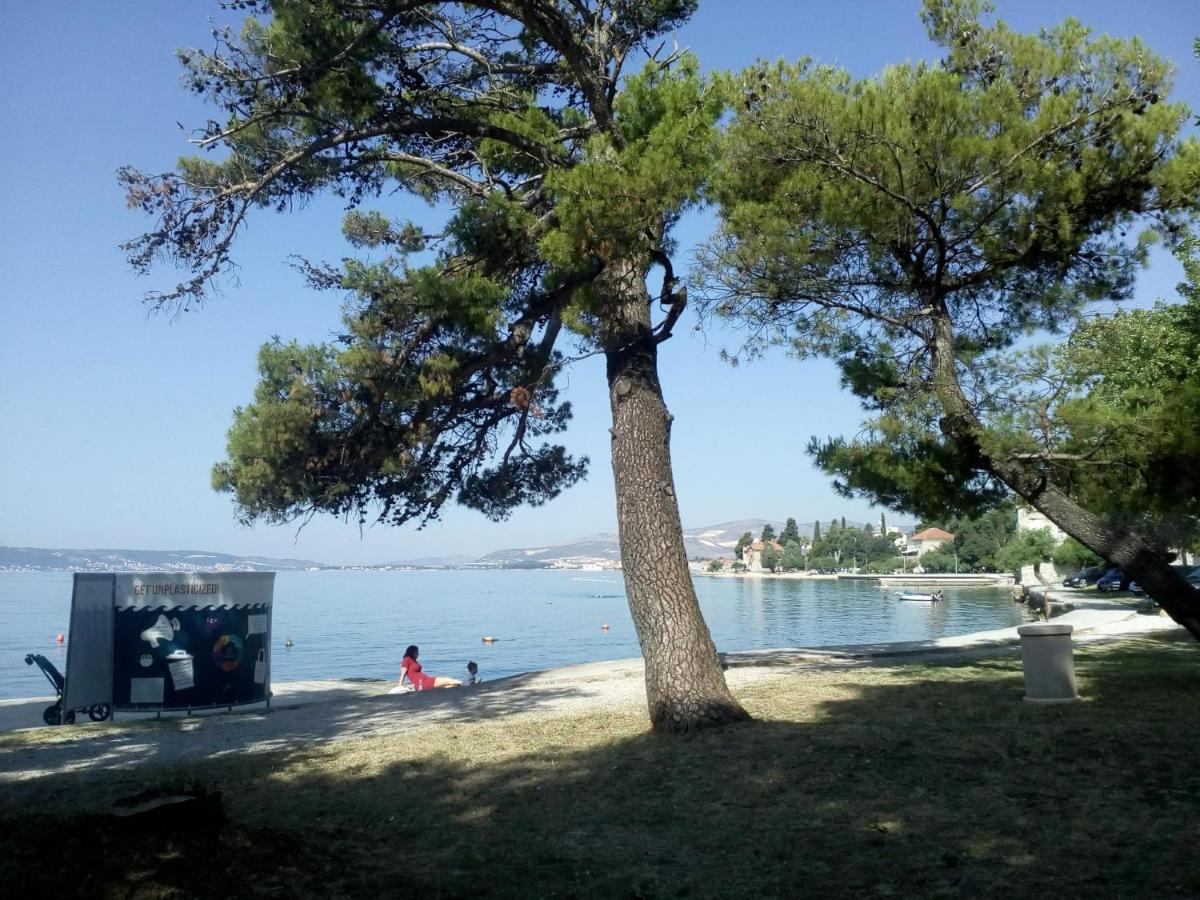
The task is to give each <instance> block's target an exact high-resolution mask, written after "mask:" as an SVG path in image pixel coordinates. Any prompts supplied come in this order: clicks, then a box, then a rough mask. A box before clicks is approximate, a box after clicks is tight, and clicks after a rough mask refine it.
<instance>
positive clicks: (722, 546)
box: [0, 519, 911, 572]
mask: <svg viewBox="0 0 1200 900" xmlns="http://www.w3.org/2000/svg"><path fill="white" fill-rule="evenodd" d="M767 524H770V525H771V526H772V527H773V528H774V529H775V531H776V533H778V532H780V531H782V530H783V523H782V522H777V521H772V520H769V519H738V520H737V521H734V522H722V523H720V524H718V525H709V526H706V527H704V528H686V529H684V532H683V539H684V546H685V548H686V549H687V555H688V558H689V559H713V558H716V557H718V556H731V555H732V554H733V548H734V547H735V546H736V545H737V541H738V538H739V537H741V536H742V535H743V534H745V533H746V532H747V531H749V532H750V533H751V534H753V535H754V536H755V537H758V535H760V534H762V530H763V526H765V525H767ZM813 524H814V523H812V522H804V523H801V524H799V526H798V527H799V529H800V533H801V534H804V535H808V536H810V537H811V536H812V532H813ZM846 525H847V527H854V528H861V527H862V524H861V523H859V522H847V523H846ZM902 527H904V526H902ZM905 530H906V531H907V530H911V529H908V528H905ZM620 559H621V548H620V545H619V543H618V541H617V536H616V535H615V534H611V533H607V532H602V533H600V534H593V535H588V536H587V537H583V538H578V539H576V540H574V541H570V542H568V543H566V544H555V545H553V546H545V547H521V548H512V549H508V550H496V551H494V552H492V553H488V554H487V555H485V556H482V557H479V558H475V557H470V556H463V555H461V554H459V555H455V556H436V557H432V556H429V557H420V558H417V559H408V560H402V561H397V562H393V563H387V564H381V565H378V566H333V565H329V564H327V563H321V562H314V561H312V560H308V559H268V558H266V557H262V556H237V555H235V554H230V553H213V552H211V551H208V550H51V549H42V548H38V547H0V571H4V570H9V571H12V570H20V571H68V572H72V571H73V572H196V571H239V572H255V571H272V572H287V571H307V570H313V569H364V568H366V569H394V568H408V567H411V568H434V569H438V568H462V567H470V568H497V569H517V568H521V569H542V568H583V567H588V568H591V567H595V566H600V567H604V568H609V567H613V566H615V565H617V563H618V562H619V561H620Z"/></svg>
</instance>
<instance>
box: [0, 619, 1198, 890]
mask: <svg viewBox="0 0 1200 900" xmlns="http://www.w3.org/2000/svg"><path fill="white" fill-rule="evenodd" d="M1076 666H1077V672H1078V677H1079V685H1080V691H1081V693H1082V694H1083V695H1084V697H1085V700H1084V702H1082V703H1078V704H1074V705H1069V706H1052V707H1047V706H1032V705H1030V704H1025V703H1022V702H1021V694H1022V680H1021V678H1022V676H1021V669H1020V663H1019V661H1018V660H1015V659H1000V660H985V661H981V662H974V663H970V664H965V665H959V666H928V665H896V666H892V667H887V668H859V669H840V670H829V669H826V670H814V671H812V672H807V673H805V674H803V675H799V676H796V675H791V676H788V677H781V678H774V679H771V680H769V681H764V682H760V683H758V684H756V685H755V686H754V687H753V688H751V689H748V690H745V691H743V692H741V694H740V699H741V700H742V702H743V703H745V705H746V706H747V707H748V708H749V709H750V711H751V712H752V713H753V714H754V716H755V717H756V719H757V721H756V722H754V723H752V724H747V725H741V726H736V727H732V728H727V729H724V730H720V731H716V732H712V733H702V734H699V735H695V736H692V737H689V738H685V739H669V738H660V737H656V736H653V735H651V734H648V733H647V731H646V727H647V720H646V717H645V713H644V710H642V709H640V708H634V709H629V710H627V711H620V712H615V713H613V712H605V713H594V714H588V715H579V716H572V717H561V718H554V719H536V718H532V717H519V718H513V719H508V720H504V721H490V722H480V723H472V724H462V725H457V726H452V727H439V728H429V729H426V730H423V731H420V732H413V733H409V734H407V735H404V736H401V737H391V738H383V739H370V740H359V741H348V742H342V743H327V744H320V745H307V744H306V745H302V746H296V747H294V748H291V749H289V750H287V751H281V752H273V753H264V754H258V755H254V756H250V757H243V758H239V759H237V760H222V761H218V760H214V761H211V762H205V763H200V764H196V765H190V766H188V767H187V768H185V769H172V770H167V771H163V770H158V771H150V770H145V769H142V770H139V771H138V772H137V773H136V774H120V775H115V776H105V777H104V778H103V779H101V778H98V777H97V776H95V775H91V776H68V775H62V776H57V777H53V778H47V779H42V780H40V781H39V782H36V783H33V784H30V785H16V786H14V785H6V786H5V787H4V788H3V789H2V790H3V794H0V803H2V807H0V838H2V840H3V850H2V852H0V885H5V888H6V889H5V893H6V894H7V895H8V896H13V897H30V896H40V895H47V896H85V897H193V896H195V897H257V896H263V897H321V898H325V897H341V896H398V897H402V898H406V900H418V898H421V900H424V898H429V897H442V896H446V897H468V896H471V895H484V896H511V897H575V896H585V897H592V896H598V897H639V896H642V897H708V896H746V897H764V896H786V897H798V896H811V897H826V896H836V897H843V896H845V897H881V896H882V897H897V896H904V897H980V896H1005V897H1025V896H1044V897H1056V898H1057V897H1113V896H1116V897H1139V898H1141V897H1174V896H1200V853H1198V852H1197V848H1198V847H1200V765H1198V764H1197V762H1196V760H1194V759H1193V758H1192V754H1193V753H1195V752H1196V750H1197V749H1200V715H1198V710H1200V706H1198V704H1197V698H1198V697H1200V647H1197V646H1196V645H1195V644H1194V643H1193V642H1190V641H1178V640H1177V641H1157V640H1139V641H1128V642H1125V643H1122V644H1117V645H1110V646H1107V647H1092V648H1086V649H1077V651H1076ZM28 740H30V739H29V738H25V737H21V736H18V735H10V736H7V737H5V738H4V739H3V740H2V741H0V752H5V751H11V750H12V749H14V747H17V746H20V745H21V742H22V741H28ZM185 784H194V785H200V786H203V787H205V788H208V789H210V790H219V791H220V792H221V794H222V803H223V806H224V810H225V815H226V817H227V820H226V822H225V823H224V824H223V825H220V826H217V827H213V828H211V829H200V830H191V831H171V830H169V829H163V828H158V829H156V830H152V831H148V832H142V833H134V834H130V833H125V832H122V831H119V830H117V829H116V828H115V827H114V824H113V820H112V819H111V818H109V817H108V816H107V815H106V813H105V811H106V810H107V808H108V804H109V803H110V802H111V801H112V800H113V799H114V798H116V797H119V796H122V795H126V794H130V793H135V792H137V791H139V790H142V789H145V788H148V787H155V786H172V785H174V786H180V785H185ZM10 891H11V892H10Z"/></svg>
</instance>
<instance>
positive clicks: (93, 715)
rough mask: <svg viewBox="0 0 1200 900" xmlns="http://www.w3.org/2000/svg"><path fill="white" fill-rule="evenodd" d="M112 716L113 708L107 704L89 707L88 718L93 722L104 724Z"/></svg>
mask: <svg viewBox="0 0 1200 900" xmlns="http://www.w3.org/2000/svg"><path fill="white" fill-rule="evenodd" d="M111 715H112V707H111V706H109V705H108V704H107V703H97V704H96V705H95V706H89V707H88V718H89V719H91V720H92V721H93V722H103V721H104V720H105V719H107V718H108V717H109V716H111Z"/></svg>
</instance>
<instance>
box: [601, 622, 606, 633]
mask: <svg viewBox="0 0 1200 900" xmlns="http://www.w3.org/2000/svg"><path fill="white" fill-rule="evenodd" d="M600 630H601V631H608V623H607V622H605V623H604V624H603V625H601V626H600Z"/></svg>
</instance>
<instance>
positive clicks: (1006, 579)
mask: <svg viewBox="0 0 1200 900" xmlns="http://www.w3.org/2000/svg"><path fill="white" fill-rule="evenodd" d="M692 575H693V576H697V575H702V576H704V577H705V578H762V579H773V580H779V581H854V582H864V581H867V582H870V581H874V582H878V583H879V585H880V587H887V586H888V585H900V584H946V585H954V586H956V587H994V588H1010V587H1012V585H1013V583H1014V579H1013V576H1012V575H1011V574H1001V573H996V574H993V573H990V572H988V573H974V572H972V573H967V572H963V573H961V574H960V573H953V572H929V573H925V574H920V575H915V574H899V575H897V574H891V575H867V574H861V575H859V574H849V573H841V574H834V575H817V574H813V573H810V572H707V571H702V570H693V571H692Z"/></svg>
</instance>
